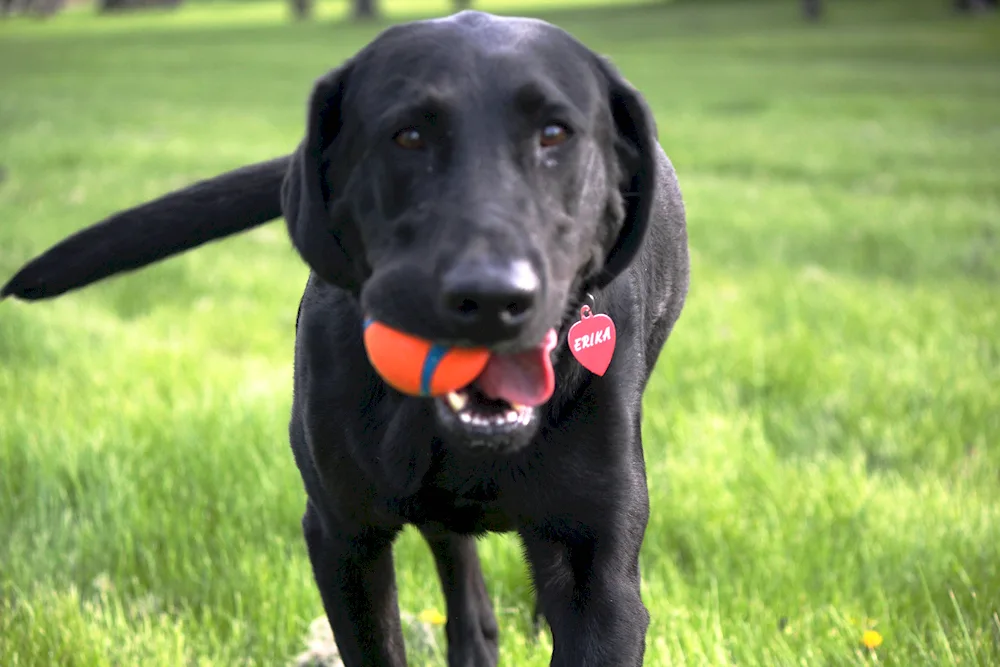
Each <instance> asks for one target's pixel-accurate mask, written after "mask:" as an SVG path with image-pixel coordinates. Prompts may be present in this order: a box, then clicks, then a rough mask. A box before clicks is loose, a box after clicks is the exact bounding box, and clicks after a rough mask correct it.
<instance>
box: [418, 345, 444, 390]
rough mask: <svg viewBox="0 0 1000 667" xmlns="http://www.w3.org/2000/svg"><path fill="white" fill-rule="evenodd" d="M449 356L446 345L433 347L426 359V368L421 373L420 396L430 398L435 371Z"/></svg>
mask: <svg viewBox="0 0 1000 667" xmlns="http://www.w3.org/2000/svg"><path fill="white" fill-rule="evenodd" d="M446 354H448V348H447V347H445V346H444V345H432V346H431V349H430V350H428V351H427V356H426V357H424V367H423V369H421V371H420V394H421V395H422V396H429V395H430V393H431V380H433V379H434V371H436V370H437V367H438V364H440V363H441V359H442V358H444V355H446Z"/></svg>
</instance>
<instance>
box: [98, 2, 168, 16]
mask: <svg viewBox="0 0 1000 667" xmlns="http://www.w3.org/2000/svg"><path fill="white" fill-rule="evenodd" d="M181 2H182V0H98V3H97V9H98V11H100V12H101V13H102V14H105V13H109V12H117V11H126V10H130V9H146V8H149V7H177V6H178V5H180V4H181Z"/></svg>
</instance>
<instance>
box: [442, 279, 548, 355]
mask: <svg viewBox="0 0 1000 667" xmlns="http://www.w3.org/2000/svg"><path fill="white" fill-rule="evenodd" d="M441 287H442V294H443V304H442V305H443V310H444V314H445V315H446V317H447V318H448V319H449V320H450V321H451V322H452V324H453V325H454V326H456V327H457V328H458V329H459V330H460V331H461V334H460V335H461V336H463V337H467V338H470V339H472V340H475V341H477V342H480V343H489V342H494V341H496V340H500V339H502V338H505V337H509V336H511V335H513V334H515V333H516V332H517V331H518V330H519V329H520V328H521V327H522V326H523V325H524V324H525V323H526V322H527V321H528V319H529V318H530V316H531V312H532V310H533V309H534V307H535V305H536V303H537V302H538V298H539V290H540V287H541V284H540V281H539V280H538V274H537V273H535V270H534V269H533V268H531V264H529V263H528V262H527V261H525V260H517V261H513V262H475V263H473V262H459V263H458V264H456V265H455V266H454V267H452V268H451V269H449V270H448V272H447V273H446V274H445V275H444V277H443V279H442V285H441Z"/></svg>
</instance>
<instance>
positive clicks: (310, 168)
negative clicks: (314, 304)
mask: <svg viewBox="0 0 1000 667" xmlns="http://www.w3.org/2000/svg"><path fill="white" fill-rule="evenodd" d="M350 72H351V63H350V62H348V63H346V64H344V65H342V66H341V67H339V68H337V69H335V70H333V71H332V72H330V73H328V74H326V75H325V76H323V77H321V78H320V79H318V80H317V81H316V84H315V86H314V87H313V91H312V94H311V95H310V98H309V105H308V115H307V116H306V135H305V138H304V139H303V140H302V143H300V144H299V147H298V149H297V150H296V151H295V153H293V154H292V159H291V162H290V163H289V165H288V172H287V174H286V175H285V181H284V184H283V185H282V188H281V207H282V212H283V213H284V216H285V223H286V224H287V226H288V234H289V236H290V237H291V239H292V244H293V245H294V246H295V249H296V250H297V251H298V252H299V255H301V256H302V259H303V260H305V262H306V264H308V265H309V267H310V268H311V269H312V270H313V272H314V273H315V274H316V275H317V276H319V277H320V278H322V279H323V280H324V281H326V282H328V283H330V284H332V285H336V286H337V287H341V288H343V289H346V290H348V291H351V292H355V293H357V292H358V291H359V290H360V288H361V283H362V282H363V280H364V276H365V274H366V273H367V267H366V265H365V259H364V252H363V249H362V246H361V242H360V236H359V235H358V231H357V228H356V227H355V225H354V222H353V220H352V219H351V215H350V207H348V206H347V205H346V204H344V203H343V202H342V201H341V200H340V197H342V193H339V192H333V191H332V190H333V188H332V184H331V183H330V180H331V178H330V177H331V172H332V171H333V170H336V169H347V168H349V165H347V164H345V162H346V160H345V159H338V156H343V155H345V154H346V151H344V150H338V148H339V147H338V145H337V144H338V136H339V134H340V129H341V127H342V125H343V116H342V104H343V101H344V92H345V90H346V87H347V82H348V79H349V78H350ZM337 180H339V181H340V182H344V181H345V180H346V179H337Z"/></svg>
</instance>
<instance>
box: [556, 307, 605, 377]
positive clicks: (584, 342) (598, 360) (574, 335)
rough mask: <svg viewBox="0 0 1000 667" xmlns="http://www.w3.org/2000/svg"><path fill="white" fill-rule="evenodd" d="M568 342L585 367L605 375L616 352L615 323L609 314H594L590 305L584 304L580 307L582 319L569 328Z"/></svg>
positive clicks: (577, 358)
mask: <svg viewBox="0 0 1000 667" xmlns="http://www.w3.org/2000/svg"><path fill="white" fill-rule="evenodd" d="M566 343H567V344H568V345H569V349H570V352H572V353H573V356H574V357H576V360H577V361H579V362H580V364H581V365H582V366H583V367H584V368H586V369H587V370H588V371H590V372H591V373H595V374H597V375H604V371H606V370H608V366H609V365H611V356H612V355H613V354H614V353H615V323H614V322H612V321H611V318H610V317H608V316H607V315H605V314H603V313H601V314H598V315H594V314H592V313H591V312H590V306H584V307H583V308H581V309H580V321H579V322H577V323H576V324H574V325H573V326H571V327H570V328H569V334H568V335H567V336H566Z"/></svg>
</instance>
